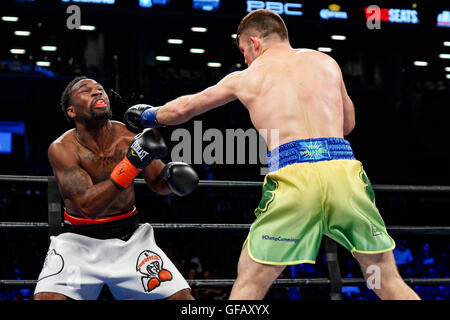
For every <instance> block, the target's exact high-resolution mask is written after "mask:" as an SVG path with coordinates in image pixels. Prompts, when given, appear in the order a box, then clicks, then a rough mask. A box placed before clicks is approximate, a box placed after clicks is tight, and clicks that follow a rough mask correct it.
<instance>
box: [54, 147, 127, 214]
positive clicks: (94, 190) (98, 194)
mask: <svg viewBox="0 0 450 320" xmlns="http://www.w3.org/2000/svg"><path fill="white" fill-rule="evenodd" d="M48 159H49V161H50V164H51V165H52V168H53V172H54V174H55V177H56V179H57V181H58V184H59V186H60V191H61V195H62V197H63V198H64V200H69V201H71V203H72V204H73V205H74V206H75V208H76V210H77V211H78V213H81V214H82V215H83V216H85V217H86V218H89V219H95V218H96V217H98V216H99V215H100V214H101V213H102V212H103V211H105V210H106V209H107V208H108V207H109V206H110V205H111V203H112V202H113V200H114V199H115V198H116V197H117V196H118V194H119V192H120V190H119V189H117V187H116V186H115V185H114V184H113V182H112V181H111V180H110V179H108V180H105V181H102V182H100V183H97V184H95V185H94V184H93V182H92V179H91V177H90V176H89V174H88V173H87V172H86V171H85V170H83V169H82V168H81V167H80V166H79V164H78V162H77V160H76V153H75V152H74V151H71V150H69V149H68V148H67V147H66V146H64V145H63V144H61V143H52V144H51V145H50V147H49V149H48Z"/></svg>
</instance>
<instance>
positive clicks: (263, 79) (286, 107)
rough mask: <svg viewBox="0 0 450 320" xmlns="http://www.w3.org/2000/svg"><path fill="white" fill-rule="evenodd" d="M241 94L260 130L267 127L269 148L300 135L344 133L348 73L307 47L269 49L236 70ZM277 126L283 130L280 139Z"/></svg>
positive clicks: (255, 124) (240, 97) (241, 98)
mask: <svg viewBox="0 0 450 320" xmlns="http://www.w3.org/2000/svg"><path fill="white" fill-rule="evenodd" d="M235 77H236V86H235V95H236V97H237V98H238V99H239V100H240V101H241V102H242V103H243V104H244V106H245V107H246V108H247V109H248V111H249V113H250V118H251V121H252V123H253V125H254V126H255V128H256V129H258V130H260V129H267V130H268V135H267V145H268V148H269V150H272V149H273V148H275V147H277V146H278V145H281V144H284V143H287V142H290V141H293V140H299V139H308V138H320V137H340V138H342V137H343V136H344V102H343V101H344V99H345V98H346V95H347V93H346V91H345V87H343V81H342V75H341V71H340V69H339V66H338V65H337V63H336V62H335V61H334V60H333V59H331V58H330V57H329V56H327V55H325V54H323V53H321V52H317V51H313V50H307V49H291V48H285V47H281V48H276V47H274V48H269V49H268V50H267V51H266V52H264V53H263V54H262V55H261V56H260V57H258V59H256V60H255V61H254V62H253V63H252V64H251V66H250V67H249V68H248V69H246V70H244V71H241V72H239V73H236V75H235ZM271 129H279V138H278V142H276V141H274V142H273V143H272V141H271V134H270V130H271Z"/></svg>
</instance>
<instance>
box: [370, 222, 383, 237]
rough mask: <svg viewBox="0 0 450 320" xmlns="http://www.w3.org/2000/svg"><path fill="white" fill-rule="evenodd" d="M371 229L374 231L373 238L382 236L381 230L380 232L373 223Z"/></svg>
mask: <svg viewBox="0 0 450 320" xmlns="http://www.w3.org/2000/svg"><path fill="white" fill-rule="evenodd" d="M370 229H371V230H372V236H374V237H376V236H381V235H382V233H381V232H380V230H378V229H377V227H375V225H374V224H373V223H371V224H370Z"/></svg>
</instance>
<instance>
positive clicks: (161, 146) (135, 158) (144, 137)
mask: <svg viewBox="0 0 450 320" xmlns="http://www.w3.org/2000/svg"><path fill="white" fill-rule="evenodd" d="M168 150H169V149H168V148H167V145H166V143H165V142H164V139H163V138H162V137H161V135H160V134H159V132H158V131H156V130H153V129H145V130H144V131H143V132H142V133H140V134H138V135H137V136H135V137H134V138H133V140H132V141H131V145H130V147H129V148H128V152H127V155H126V156H125V157H124V158H123V159H122V161H120V162H119V163H118V164H117V165H116V167H115V168H114V169H113V171H112V172H111V175H110V178H111V180H112V181H113V182H114V184H115V185H116V186H117V187H118V188H119V189H126V188H127V187H129V186H130V185H131V183H132V182H133V180H134V178H135V177H136V176H137V175H138V174H139V172H141V171H142V170H143V169H144V168H145V167H146V166H148V165H149V164H150V162H152V161H153V160H154V159H161V158H164V157H165V156H166V155H167V153H168Z"/></svg>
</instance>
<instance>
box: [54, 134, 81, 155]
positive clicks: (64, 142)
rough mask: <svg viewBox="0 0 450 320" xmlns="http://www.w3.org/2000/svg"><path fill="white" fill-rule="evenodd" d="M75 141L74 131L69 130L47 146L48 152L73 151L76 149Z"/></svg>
mask: <svg viewBox="0 0 450 320" xmlns="http://www.w3.org/2000/svg"><path fill="white" fill-rule="evenodd" d="M77 144H78V142H77V139H76V137H75V129H70V130H68V131H66V132H64V133H63V134H62V135H60V136H59V137H58V138H56V139H55V140H54V141H53V142H52V143H51V144H50V146H49V151H51V150H55V149H56V150H61V149H63V150H67V151H69V150H70V151H75V150H76V149H78V147H77Z"/></svg>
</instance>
